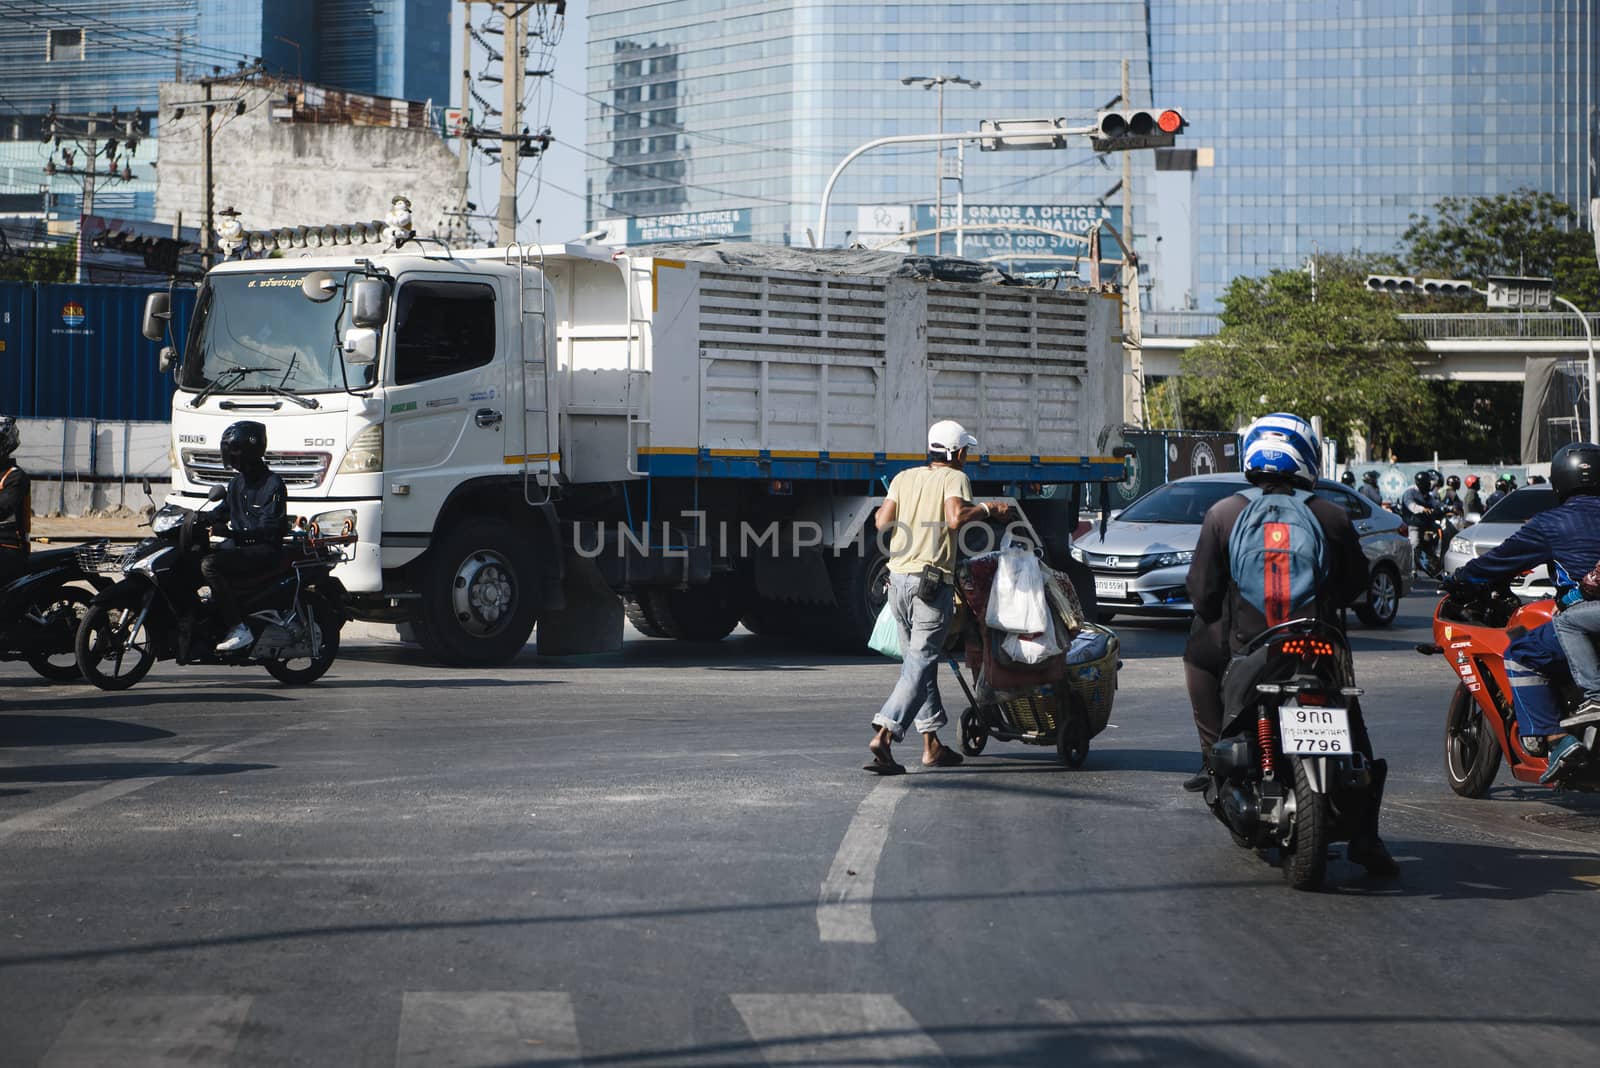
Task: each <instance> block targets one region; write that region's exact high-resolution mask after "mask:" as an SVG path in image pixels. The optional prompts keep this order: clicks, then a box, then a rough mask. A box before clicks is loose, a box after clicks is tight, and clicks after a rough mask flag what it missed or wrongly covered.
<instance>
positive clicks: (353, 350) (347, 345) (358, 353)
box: [344, 326, 378, 367]
mask: <svg viewBox="0 0 1600 1068" xmlns="http://www.w3.org/2000/svg"><path fill="white" fill-rule="evenodd" d="M344 362H345V363H347V364H349V365H350V366H352V367H370V366H371V365H373V364H375V363H377V362H378V332H377V331H376V330H373V329H372V328H370V327H365V326H352V327H350V328H349V329H347V330H346V331H345V332H344Z"/></svg>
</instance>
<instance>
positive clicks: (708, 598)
mask: <svg viewBox="0 0 1600 1068" xmlns="http://www.w3.org/2000/svg"><path fill="white" fill-rule="evenodd" d="M645 597H646V598H647V602H646V603H647V604H648V606H649V614H650V618H651V620H652V621H653V622H654V623H655V625H656V626H657V627H659V628H660V629H661V631H662V632H663V633H664V634H666V635H667V636H668V637H669V638H676V639H678V640H679V641H685V642H720V641H721V640H722V639H724V638H726V637H727V636H728V635H729V634H730V633H732V631H733V628H734V627H737V626H738V625H739V599H738V596H737V587H736V586H735V584H734V582H733V579H732V577H731V576H728V575H713V576H712V578H711V581H710V582H707V583H705V584H704V585H700V586H690V587H688V588H687V589H682V590H649V591H648V592H646V594H645Z"/></svg>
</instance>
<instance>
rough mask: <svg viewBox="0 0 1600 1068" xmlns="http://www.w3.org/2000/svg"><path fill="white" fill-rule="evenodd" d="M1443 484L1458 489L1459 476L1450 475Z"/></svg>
mask: <svg viewBox="0 0 1600 1068" xmlns="http://www.w3.org/2000/svg"><path fill="white" fill-rule="evenodd" d="M1444 484H1445V485H1446V486H1449V487H1450V488H1451V489H1454V490H1458V489H1460V488H1461V476H1460V475H1451V476H1450V477H1449V478H1447V479H1445V480H1444Z"/></svg>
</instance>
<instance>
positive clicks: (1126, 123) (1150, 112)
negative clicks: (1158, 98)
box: [1089, 108, 1189, 152]
mask: <svg viewBox="0 0 1600 1068" xmlns="http://www.w3.org/2000/svg"><path fill="white" fill-rule="evenodd" d="M1188 125H1189V123H1188V120H1186V119H1185V118H1184V117H1183V112H1181V111H1179V110H1178V109H1177V108H1125V109H1122V110H1120V111H1102V112H1100V113H1099V114H1098V115H1096V116H1095V119H1094V129H1093V130H1092V131H1091V132H1090V134H1089V138H1090V140H1091V142H1092V143H1093V144H1094V150H1095V151H1096V152H1126V151H1128V150H1130V149H1135V148H1167V147H1170V146H1171V144H1172V142H1173V139H1174V138H1176V137H1177V136H1178V135H1179V134H1181V133H1182V132H1183V131H1184V128H1185V127H1186V126H1188Z"/></svg>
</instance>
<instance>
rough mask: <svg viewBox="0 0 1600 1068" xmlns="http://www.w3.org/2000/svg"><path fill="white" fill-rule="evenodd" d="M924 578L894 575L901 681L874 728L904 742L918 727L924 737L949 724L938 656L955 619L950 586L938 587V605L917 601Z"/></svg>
mask: <svg viewBox="0 0 1600 1068" xmlns="http://www.w3.org/2000/svg"><path fill="white" fill-rule="evenodd" d="M921 581H922V579H921V576H920V575H902V574H900V573H899V572H896V571H891V572H889V608H890V611H892V612H893V613H894V617H895V619H896V620H898V621H899V623H900V651H901V653H902V654H903V655H902V659H901V662H900V679H899V681H898V682H896V683H895V684H894V691H893V692H892V693H890V694H889V699H888V700H887V701H885V702H884V703H883V708H881V709H880V710H879V711H878V714H877V715H876V716H873V717H872V725H873V726H874V727H887V728H888V729H889V731H890V732H891V733H892V734H893V735H894V740H895V741H897V742H898V741H899V740H900V739H902V738H904V737H905V734H906V729H907V728H908V727H910V726H911V725H912V723H913V720H914V721H915V724H916V728H917V730H918V731H919V732H920V733H922V734H932V733H933V732H934V731H936V730H938V729H939V728H940V727H943V726H944V725H945V723H946V722H947V721H946V719H945V715H944V702H943V701H941V700H940V699H939V654H940V652H941V651H942V650H943V649H944V639H945V634H946V633H947V632H948V631H949V630H950V617H951V614H952V613H953V611H954V609H953V604H952V601H951V589H950V584H949V583H945V584H944V585H942V586H940V587H939V594H938V596H937V597H936V598H935V601H934V603H933V604H929V603H928V602H926V601H924V600H923V599H922V598H920V597H918V596H917V586H918V585H919V584H920V583H921Z"/></svg>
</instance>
